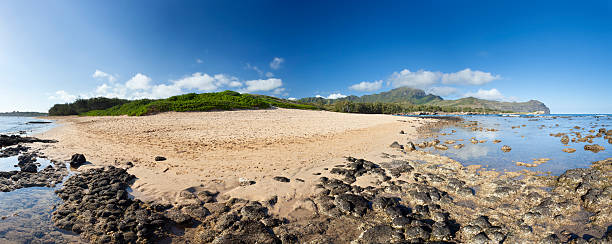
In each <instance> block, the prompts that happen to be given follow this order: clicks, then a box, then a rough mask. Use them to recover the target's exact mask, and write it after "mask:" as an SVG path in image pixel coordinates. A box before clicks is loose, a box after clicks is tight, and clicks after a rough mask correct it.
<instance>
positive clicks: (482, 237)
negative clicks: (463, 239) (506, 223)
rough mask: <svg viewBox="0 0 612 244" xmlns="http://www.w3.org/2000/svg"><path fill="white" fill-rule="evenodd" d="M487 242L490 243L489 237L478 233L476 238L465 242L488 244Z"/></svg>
mask: <svg viewBox="0 0 612 244" xmlns="http://www.w3.org/2000/svg"><path fill="white" fill-rule="evenodd" d="M489 241H490V239H489V237H487V235H486V234H485V233H484V232H480V233H478V234H477V235H476V236H474V237H473V238H472V239H470V240H469V241H467V243H473V244H487V243H489Z"/></svg>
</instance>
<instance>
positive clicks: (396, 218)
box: [53, 155, 612, 243]
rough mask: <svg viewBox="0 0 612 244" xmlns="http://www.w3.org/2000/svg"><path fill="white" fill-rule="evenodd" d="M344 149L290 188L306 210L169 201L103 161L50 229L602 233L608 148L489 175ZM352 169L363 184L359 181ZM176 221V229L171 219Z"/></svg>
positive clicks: (96, 235) (315, 238) (596, 238)
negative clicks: (148, 198) (311, 178)
mask: <svg viewBox="0 0 612 244" xmlns="http://www.w3.org/2000/svg"><path fill="white" fill-rule="evenodd" d="M384 156H385V157H387V158H388V160H386V162H383V163H380V164H377V163H374V162H371V161H367V160H364V159H356V158H352V157H348V158H347V162H346V163H345V164H339V165H337V166H336V167H334V168H332V169H330V170H329V172H328V173H329V175H330V177H321V178H320V179H319V183H318V184H316V186H315V188H316V193H315V195H313V196H312V197H311V198H307V199H301V200H300V208H301V209H303V210H304V211H305V213H308V214H306V216H307V217H305V218H301V219H299V220H292V221H289V220H287V219H284V218H280V217H278V216H274V215H272V214H269V212H268V210H269V209H270V208H271V207H273V206H274V205H275V204H276V199H274V198H273V199H270V200H268V201H263V202H257V201H248V200H243V199H235V198H234V199H230V200H228V201H224V202H218V201H217V195H218V194H219V193H218V192H211V191H205V190H204V191H196V190H193V189H188V190H185V191H183V192H181V193H180V196H179V198H180V199H181V201H179V202H180V204H177V205H175V206H170V205H159V204H147V203H143V202H141V201H139V200H134V199H130V198H129V197H128V195H127V188H128V187H129V184H130V182H131V180H133V179H134V176H132V175H130V174H128V173H127V172H126V171H125V170H124V169H121V168H115V167H105V168H98V169H91V170H88V171H86V172H83V173H81V174H77V175H74V176H72V177H71V178H70V179H69V180H68V181H66V183H65V184H64V188H63V189H61V190H58V191H57V193H58V195H59V196H60V197H61V198H62V199H63V200H64V203H63V204H62V205H60V206H59V207H58V208H57V210H56V211H55V212H54V213H53V220H54V221H55V223H56V225H57V226H58V227H60V228H63V229H66V230H71V231H74V232H77V233H80V234H81V236H82V237H83V238H84V239H86V240H89V241H91V242H92V243H148V242H151V241H153V240H156V241H159V240H164V239H166V240H172V242H174V243H349V242H350V243H452V242H457V243H560V242H570V243H585V242H589V243H610V241H612V230H611V228H610V226H612V216H610V213H611V212H612V211H611V209H610V206H611V205H612V204H610V203H611V196H612V195H611V193H612V191H611V189H612V188H611V186H610V182H611V181H610V177H612V170H611V169H612V159H610V160H604V161H600V162H596V163H594V164H593V167H592V168H589V169H573V170H568V171H567V172H566V173H565V174H563V175H561V176H558V177H548V176H537V175H535V174H533V175H529V174H526V175H522V176H521V177H512V176H507V177H500V176H498V175H491V174H488V173H486V172H480V171H474V170H471V169H467V168H464V167H462V166H461V165H459V164H455V163H450V162H449V163H446V164H444V163H440V162H430V163H428V162H425V161H415V160H397V159H394V158H393V157H394V156H393V155H384ZM362 177H365V178H364V179H367V181H370V182H372V183H374V184H370V185H368V186H360V184H358V182H360V181H362V180H363V179H361V178H362ZM176 228H183V229H184V232H183V234H182V235H177V234H176V233H175V232H173V229H176Z"/></svg>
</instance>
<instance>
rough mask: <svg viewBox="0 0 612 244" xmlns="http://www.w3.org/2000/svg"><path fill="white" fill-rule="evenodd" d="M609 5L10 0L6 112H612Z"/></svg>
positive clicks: (0, 84) (5, 8)
mask: <svg viewBox="0 0 612 244" xmlns="http://www.w3.org/2000/svg"><path fill="white" fill-rule="evenodd" d="M611 16H612V3H611V2H610V1H581V2H578V1H571V2H570V1H537V2H536V1H370V2H366V1H303V2H297V1H207V2H204V1H97V2H94V1H29V0H25V1H3V2H2V3H1V4H0V111H12V110H21V111H24V110H34V111H46V110H47V109H48V108H49V107H50V106H51V105H53V104H54V103H64V102H69V101H71V100H73V99H75V98H77V97H83V98H86V97H92V96H115V97H123V98H142V97H153V98H156V97H165V96H170V95H175V94H181V93H186V92H209V91H220V90H226V89H232V90H238V91H241V92H250V93H258V94H269V95H275V96H278V97H284V98H302V97H309V96H316V95H320V96H323V97H329V96H331V97H339V96H343V95H351V94H354V95H362V94H370V93H377V92H381V91H386V90H389V89H392V88H394V87H398V86H404V85H407V86H411V87H416V88H421V89H425V90H426V91H429V92H432V93H435V94H439V95H442V96H443V97H444V98H447V99H456V98H461V97H465V96H477V97H482V98H488V99H496V100H503V101H526V100H529V99H537V100H540V101H542V102H544V103H545V104H547V105H548V106H549V107H550V108H551V110H552V112H553V113H612V102H609V101H610V99H609V98H608V97H609V94H610V90H612V80H611V79H610V77H612V17H611Z"/></svg>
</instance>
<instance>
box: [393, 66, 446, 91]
mask: <svg viewBox="0 0 612 244" xmlns="http://www.w3.org/2000/svg"><path fill="white" fill-rule="evenodd" d="M441 75H442V74H441V73H440V72H432V71H427V70H418V71H416V72H411V71H410V70H408V69H404V70H402V71H400V72H393V74H391V77H389V83H390V84H391V86H393V87H401V86H408V87H413V88H424V87H427V86H430V85H433V84H435V83H436V82H438V80H439V79H440V77H441Z"/></svg>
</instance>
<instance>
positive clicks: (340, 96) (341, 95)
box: [327, 93, 346, 99]
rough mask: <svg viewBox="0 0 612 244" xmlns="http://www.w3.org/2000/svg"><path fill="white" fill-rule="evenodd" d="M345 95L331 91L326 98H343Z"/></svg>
mask: <svg viewBox="0 0 612 244" xmlns="http://www.w3.org/2000/svg"><path fill="white" fill-rule="evenodd" d="M345 97H346V95H343V94H341V93H332V94H329V96H327V99H338V98H345Z"/></svg>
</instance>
